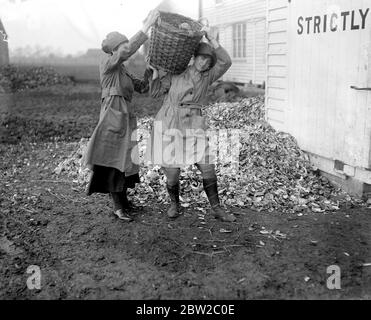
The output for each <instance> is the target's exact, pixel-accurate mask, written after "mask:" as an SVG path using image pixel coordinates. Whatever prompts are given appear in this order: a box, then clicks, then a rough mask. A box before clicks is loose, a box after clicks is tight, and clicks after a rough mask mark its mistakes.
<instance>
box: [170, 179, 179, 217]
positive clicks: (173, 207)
mask: <svg viewBox="0 0 371 320" xmlns="http://www.w3.org/2000/svg"><path fill="white" fill-rule="evenodd" d="M167 191H168V193H169V196H170V207H169V209H168V210H167V216H168V217H169V218H172V219H174V218H177V217H178V216H179V211H180V206H179V184H177V185H175V186H169V185H167Z"/></svg>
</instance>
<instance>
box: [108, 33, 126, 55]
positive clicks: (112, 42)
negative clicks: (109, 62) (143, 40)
mask: <svg viewBox="0 0 371 320" xmlns="http://www.w3.org/2000/svg"><path fill="white" fill-rule="evenodd" d="M128 41H129V40H128V38H127V37H126V36H124V35H123V34H121V33H119V32H117V31H114V32H110V33H109V34H107V36H106V38H105V39H104V40H103V42H102V50H103V51H104V52H105V53H111V52H112V51H113V50H114V49H116V48H117V47H118V46H119V45H120V44H122V43H125V42H128Z"/></svg>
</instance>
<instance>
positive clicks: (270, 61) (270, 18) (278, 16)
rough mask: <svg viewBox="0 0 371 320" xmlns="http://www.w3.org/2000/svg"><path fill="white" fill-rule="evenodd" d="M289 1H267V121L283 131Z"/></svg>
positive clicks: (284, 127)
mask: <svg viewBox="0 0 371 320" xmlns="http://www.w3.org/2000/svg"><path fill="white" fill-rule="evenodd" d="M288 18H289V17H288V1H287V0H268V1H267V84H266V119H267V120H268V121H269V122H270V123H271V124H272V126H273V127H275V128H276V129H277V130H280V131H286V132H288V131H290V130H289V128H288V127H287V123H286V122H287V121H286V119H285V118H286V117H287V109H288Z"/></svg>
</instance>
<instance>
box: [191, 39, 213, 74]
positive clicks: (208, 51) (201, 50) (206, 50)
mask: <svg viewBox="0 0 371 320" xmlns="http://www.w3.org/2000/svg"><path fill="white" fill-rule="evenodd" d="M199 55H204V56H209V57H210V58H211V65H210V69H211V68H212V67H214V66H215V64H216V60H217V59H216V54H215V50H214V48H213V47H211V46H210V45H209V44H207V43H205V42H201V43H200V44H199V45H198V47H197V49H196V51H195V57H197V56H199Z"/></svg>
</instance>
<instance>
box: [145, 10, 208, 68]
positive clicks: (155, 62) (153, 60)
mask: <svg viewBox="0 0 371 320" xmlns="http://www.w3.org/2000/svg"><path fill="white" fill-rule="evenodd" d="M202 27H203V25H202V24H201V23H199V22H196V21H194V20H192V19H190V18H187V17H184V16H182V15H179V14H175V13H169V12H160V18H159V19H158V21H157V23H156V24H155V25H154V26H153V27H152V31H151V39H150V46H149V54H148V56H147V61H148V63H149V64H150V65H151V66H152V67H154V68H156V69H159V70H162V71H165V72H169V73H172V74H180V73H182V72H183V71H184V70H185V69H186V68H187V66H188V64H189V61H190V60H191V58H192V56H193V54H194V52H195V50H196V48H197V46H198V44H199V43H200V41H201V39H202V37H203V35H204V34H205V33H204V32H203V31H201V29H202Z"/></svg>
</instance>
